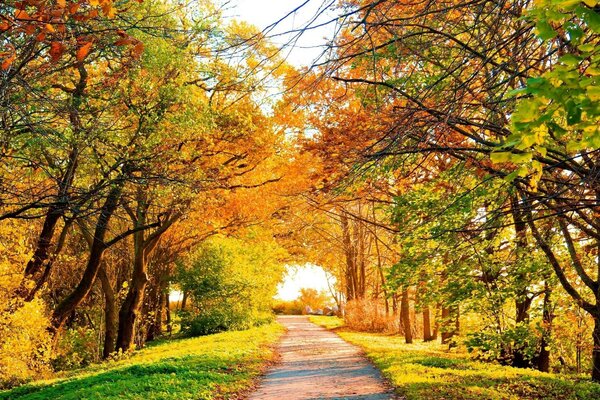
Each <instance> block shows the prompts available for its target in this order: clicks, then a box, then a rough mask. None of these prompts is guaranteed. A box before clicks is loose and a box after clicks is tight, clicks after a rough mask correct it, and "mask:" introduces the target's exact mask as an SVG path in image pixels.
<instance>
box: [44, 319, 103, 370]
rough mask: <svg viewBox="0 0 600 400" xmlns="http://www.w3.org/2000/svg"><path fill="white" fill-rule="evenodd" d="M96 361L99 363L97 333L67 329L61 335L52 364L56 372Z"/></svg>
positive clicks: (88, 329)
mask: <svg viewBox="0 0 600 400" xmlns="http://www.w3.org/2000/svg"><path fill="white" fill-rule="evenodd" d="M96 361H99V354H98V340H97V333H96V331H94V330H93V329H90V328H84V327H79V328H76V329H68V330H66V331H65V332H64V333H63V334H62V335H61V337H60V338H59V341H58V345H57V348H56V358H55V359H54V361H53V363H52V364H53V366H54V369H56V370H70V369H76V368H81V367H85V366H87V365H89V364H91V363H93V362H96Z"/></svg>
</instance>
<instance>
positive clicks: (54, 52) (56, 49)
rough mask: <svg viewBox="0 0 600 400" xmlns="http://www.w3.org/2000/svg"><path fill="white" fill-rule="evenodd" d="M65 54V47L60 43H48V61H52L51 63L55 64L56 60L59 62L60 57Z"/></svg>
mask: <svg viewBox="0 0 600 400" xmlns="http://www.w3.org/2000/svg"><path fill="white" fill-rule="evenodd" d="M64 52H65V45H64V44H62V43H61V42H52V43H50V53H49V54H50V60H52V62H56V61H58V60H60V58H61V57H62V55H63V54H64Z"/></svg>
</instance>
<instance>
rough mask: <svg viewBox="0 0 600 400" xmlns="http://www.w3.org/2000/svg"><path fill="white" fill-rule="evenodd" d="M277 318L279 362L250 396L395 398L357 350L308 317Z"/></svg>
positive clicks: (260, 399)
mask: <svg viewBox="0 0 600 400" xmlns="http://www.w3.org/2000/svg"><path fill="white" fill-rule="evenodd" d="M277 320H278V322H279V323H281V324H282V325H283V326H285V327H286V328H287V333H286V334H285V335H284V336H283V339H282V340H281V342H280V343H279V345H278V346H277V352H278V353H279V356H280V361H279V362H278V363H277V364H275V365H274V366H273V367H272V368H271V369H270V370H269V371H268V372H267V374H266V375H265V377H264V378H263V380H262V382H261V383H260V385H259V387H258V389H257V390H256V391H255V392H254V393H252V394H251V395H250V397H249V399H250V400H281V399H285V400H299V399H307V400H308V399H313V400H314V399H352V400H354V399H364V400H385V399H394V398H396V396H395V395H394V392H393V390H392V389H391V388H390V387H389V386H388V385H387V384H386V383H385V381H384V379H383V378H382V376H381V373H380V372H379V370H377V368H375V367H374V366H373V365H372V364H371V363H370V362H369V361H368V360H367V359H366V358H365V357H364V356H363V354H362V352H361V350H360V348H358V347H356V346H353V345H351V344H349V343H347V342H345V341H344V340H342V339H341V338H340V337H339V336H338V335H336V334H335V333H333V332H331V331H328V330H326V329H324V328H322V327H320V326H317V325H315V324H313V323H311V322H309V320H308V318H307V317H303V316H284V317H279V318H278V319H277Z"/></svg>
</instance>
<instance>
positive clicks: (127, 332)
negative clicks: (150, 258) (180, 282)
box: [117, 231, 148, 352]
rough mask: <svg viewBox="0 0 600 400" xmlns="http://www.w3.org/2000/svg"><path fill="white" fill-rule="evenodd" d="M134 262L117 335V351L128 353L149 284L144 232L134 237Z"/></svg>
mask: <svg viewBox="0 0 600 400" xmlns="http://www.w3.org/2000/svg"><path fill="white" fill-rule="evenodd" d="M133 237H134V260H133V273H132V275H131V284H130V286H129V291H128V292H127V296H126V297H125V301H124V302H123V304H122V306H121V309H120V311H119V332H118V334H117V350H121V351H122V352H127V351H129V350H131V348H132V347H133V342H134V336H135V324H136V321H137V319H138V315H139V313H140V308H141V305H142V302H143V301H144V289H145V288H146V284H147V283H148V275H147V273H146V255H145V251H144V232H143V231H140V232H136V233H135V234H134V235H133Z"/></svg>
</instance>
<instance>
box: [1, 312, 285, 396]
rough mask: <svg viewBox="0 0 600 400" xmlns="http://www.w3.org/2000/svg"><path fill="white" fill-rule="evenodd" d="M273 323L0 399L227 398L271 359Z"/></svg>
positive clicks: (173, 345)
mask: <svg viewBox="0 0 600 400" xmlns="http://www.w3.org/2000/svg"><path fill="white" fill-rule="evenodd" d="M282 333H283V328H282V327H281V326H280V325H278V324H276V323H273V324H270V325H265V326H262V327H259V328H253V329H250V330H247V331H240V332H226V333H219V334H216V335H210V336H203V337H198V338H191V339H180V340H173V341H166V342H163V343H159V344H157V345H154V346H151V347H148V348H145V349H143V350H140V351H138V352H136V353H134V354H133V355H132V356H131V357H130V358H127V359H123V360H120V361H113V362H107V363H104V364H97V365H92V366H90V367H88V368H85V369H82V370H80V371H75V372H72V373H69V374H68V376H65V377H62V378H57V379H54V380H49V381H40V382H35V383H32V384H28V385H25V386H21V387H18V388H15V389H12V390H9V391H4V392H0V399H11V400H12V399H24V400H25V399H26V400H42V399H44V400H45V399H64V400H67V399H73V400H75V399H77V400H79V399H144V400H151V399H161V400H163V399H164V400H168V399H178V400H179V399H182V400H183V399H227V398H236V395H237V394H238V393H240V392H243V391H245V390H247V389H248V388H250V387H251V386H252V384H253V382H254V379H255V378H256V377H257V376H258V375H259V374H260V372H261V370H262V368H263V367H264V366H265V364H267V363H268V362H269V361H270V360H271V359H272V358H273V352H272V351H271V349H270V345H272V344H273V343H275V342H276V341H277V339H278V338H279V337H280V336H281V334H282Z"/></svg>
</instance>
